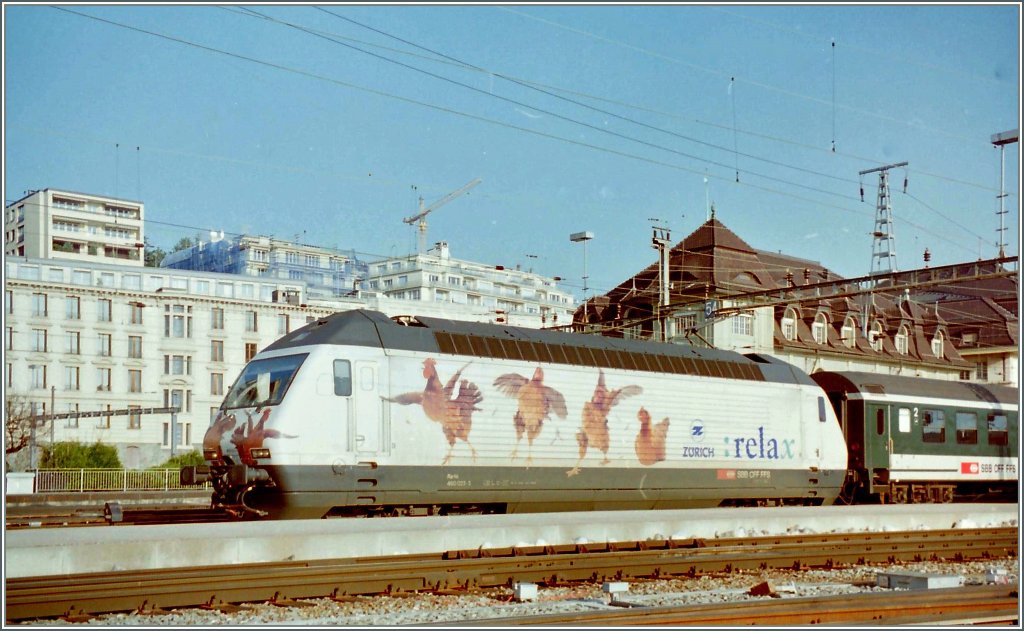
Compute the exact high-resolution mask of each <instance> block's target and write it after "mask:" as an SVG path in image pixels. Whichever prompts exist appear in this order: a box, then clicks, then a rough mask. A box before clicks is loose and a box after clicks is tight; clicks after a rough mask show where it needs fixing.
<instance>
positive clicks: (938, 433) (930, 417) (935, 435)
mask: <svg viewBox="0 0 1024 631" xmlns="http://www.w3.org/2000/svg"><path fill="white" fill-rule="evenodd" d="M921 440H923V441H924V442H926V443H944V442H946V413H945V412H943V411H942V410H925V411H924V425H922V426H921Z"/></svg>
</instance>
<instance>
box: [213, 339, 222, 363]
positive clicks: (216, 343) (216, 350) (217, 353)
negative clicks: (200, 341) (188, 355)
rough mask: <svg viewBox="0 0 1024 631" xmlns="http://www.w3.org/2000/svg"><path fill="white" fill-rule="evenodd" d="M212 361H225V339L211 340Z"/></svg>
mask: <svg viewBox="0 0 1024 631" xmlns="http://www.w3.org/2000/svg"><path fill="white" fill-rule="evenodd" d="M210 361H212V362H222V361H224V340H212V341H211V342H210Z"/></svg>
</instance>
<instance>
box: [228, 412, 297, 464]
mask: <svg viewBox="0 0 1024 631" xmlns="http://www.w3.org/2000/svg"><path fill="white" fill-rule="evenodd" d="M270 411H271V408H263V412H262V413H261V414H260V420H259V421H257V422H256V424H253V422H252V416H253V415H252V414H249V418H248V419H247V420H246V421H245V423H244V424H240V425H239V426H238V427H236V428H235V431H234V432H233V433H232V434H231V442H232V444H234V445H235V448H236V449H238V455H239V456H240V457H241V458H242V461H243V462H246V461H250V460H252V456H251V455H250V453H249V452H250V451H251V450H253V449H258V448H260V447H262V446H263V441H264V440H266V439H268V438H295V436H292V435H291V434H285V433H283V432H279V431H277V430H276V429H266V428H265V427H264V426H265V425H266V423H267V420H268V419H269V418H270ZM255 413H256V412H254V413H253V414H255Z"/></svg>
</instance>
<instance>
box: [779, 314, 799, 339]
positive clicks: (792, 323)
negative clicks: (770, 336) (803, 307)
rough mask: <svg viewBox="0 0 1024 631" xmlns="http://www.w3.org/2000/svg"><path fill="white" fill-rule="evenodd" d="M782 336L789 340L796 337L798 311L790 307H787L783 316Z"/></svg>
mask: <svg viewBox="0 0 1024 631" xmlns="http://www.w3.org/2000/svg"><path fill="white" fill-rule="evenodd" d="M781 325H782V337H784V338H786V339H787V340H790V341H792V340H795V339H796V311H795V310H794V309H793V308H792V307H790V308H788V309H786V313H785V315H783V316H782V323H781Z"/></svg>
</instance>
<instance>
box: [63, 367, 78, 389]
mask: <svg viewBox="0 0 1024 631" xmlns="http://www.w3.org/2000/svg"><path fill="white" fill-rule="evenodd" d="M80 373H81V369H80V368H79V367H78V366H65V367H64V389H65V390H80V389H81V387H82V384H81V380H80V376H81V375H80Z"/></svg>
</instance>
